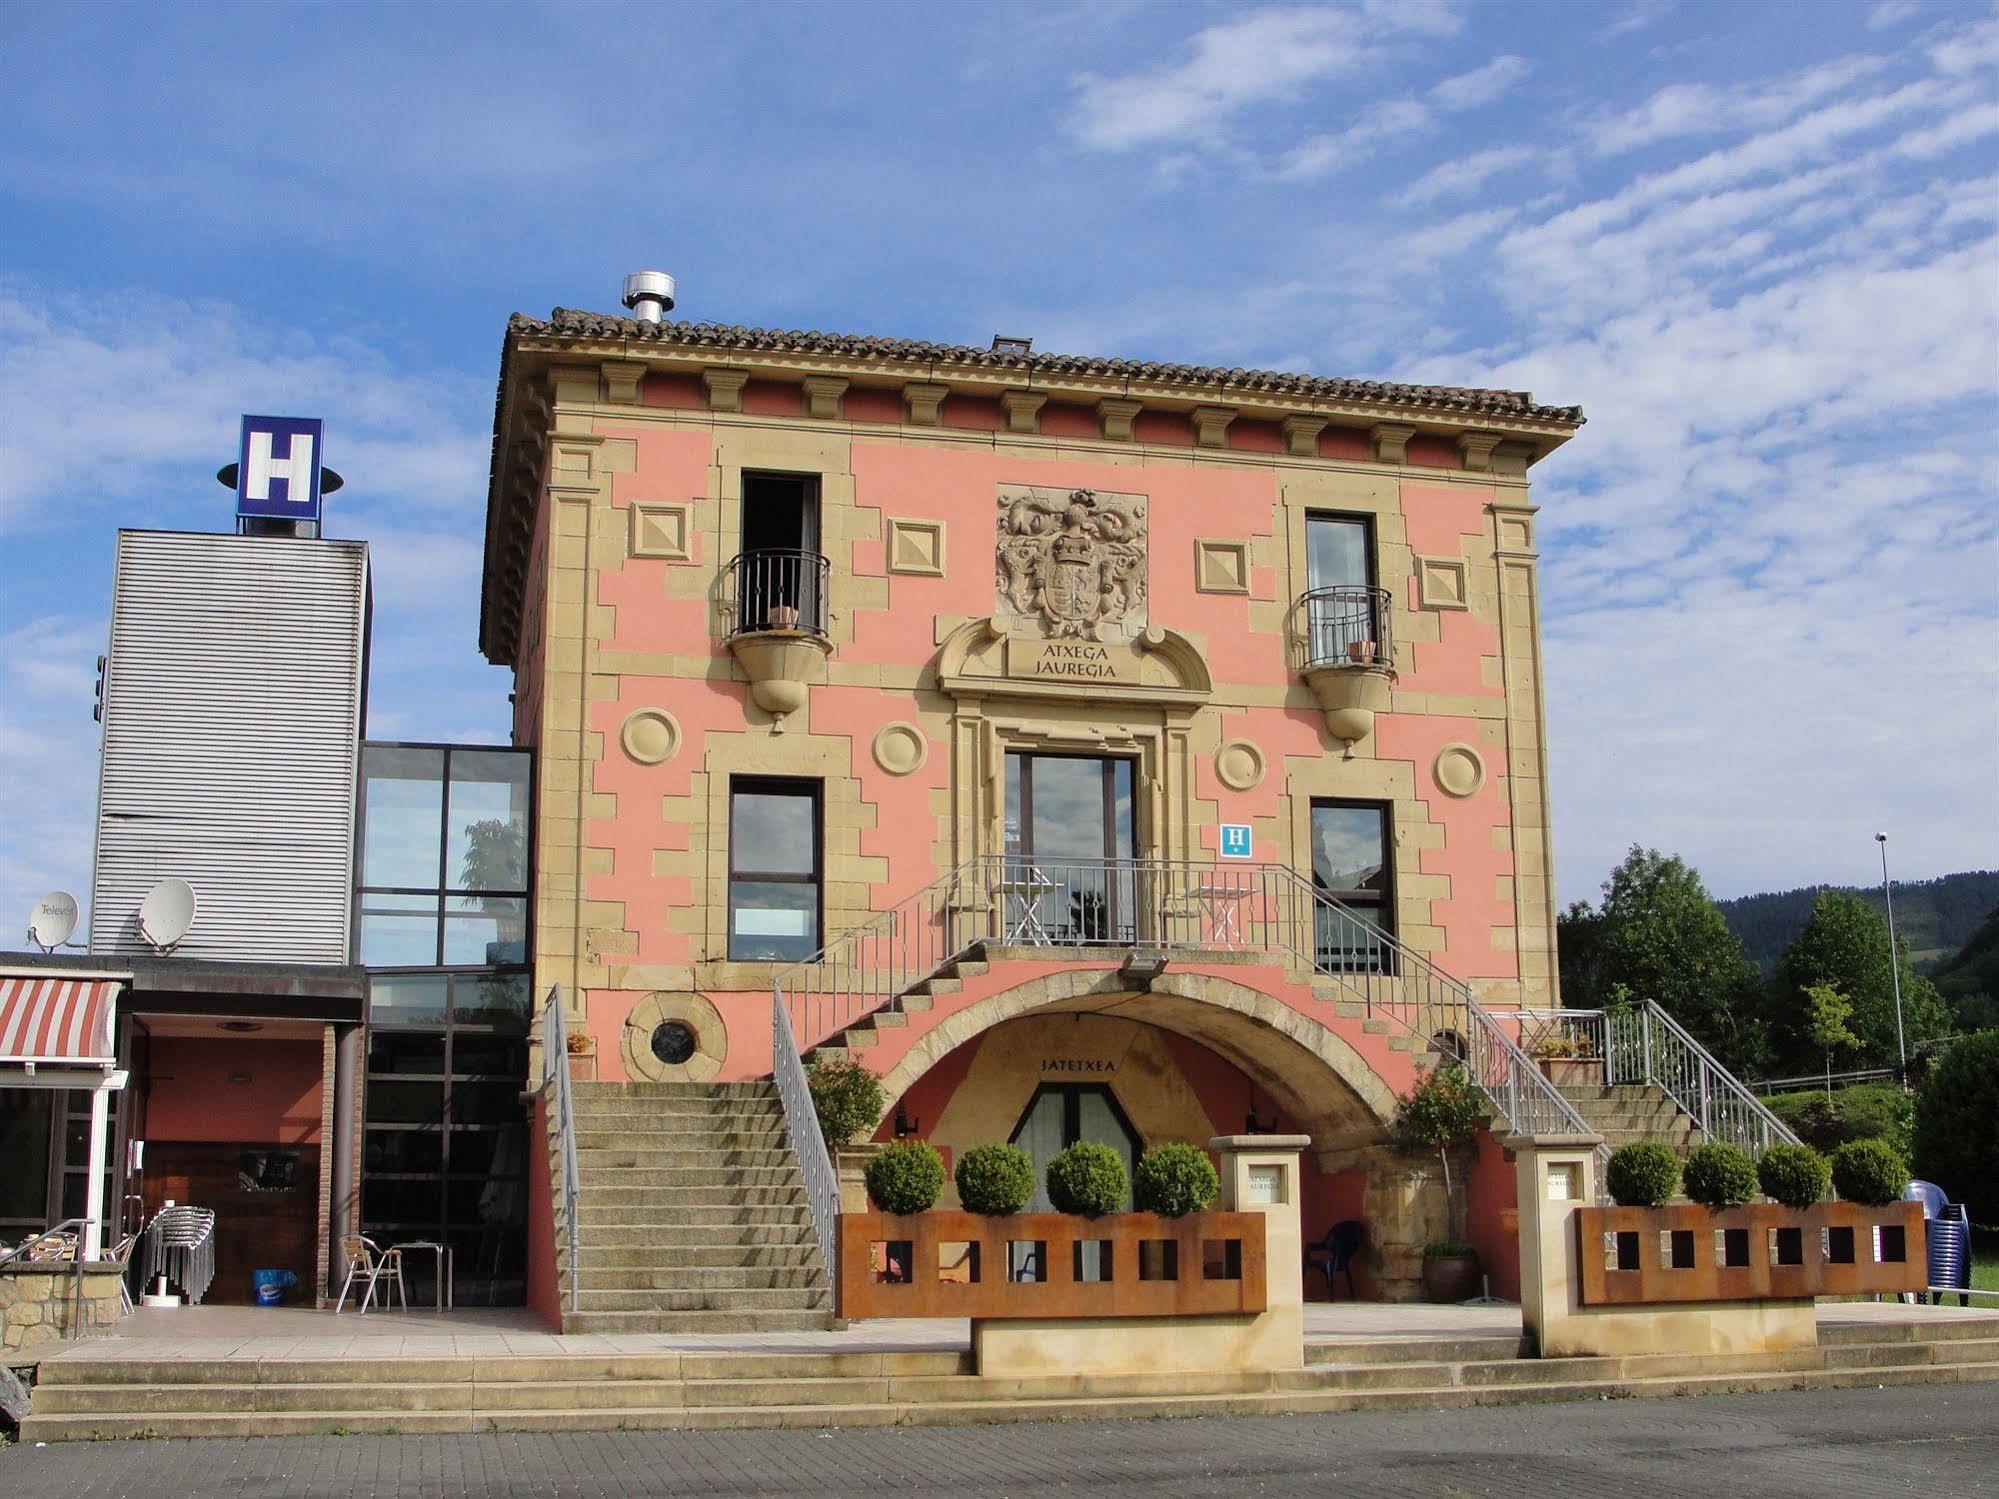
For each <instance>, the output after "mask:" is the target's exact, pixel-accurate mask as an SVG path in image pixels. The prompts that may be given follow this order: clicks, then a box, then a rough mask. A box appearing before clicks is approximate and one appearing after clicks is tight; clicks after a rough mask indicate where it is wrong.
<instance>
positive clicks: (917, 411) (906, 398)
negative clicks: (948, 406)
mask: <svg viewBox="0 0 1999 1499" xmlns="http://www.w3.org/2000/svg"><path fill="white" fill-rule="evenodd" d="M949 394H951V387H950V386H948V385H929V384H925V383H923V382H921V381H912V382H911V383H910V384H908V385H905V386H903V388H902V409H903V413H904V416H905V418H906V419H907V421H908V422H909V425H910V426H912V427H935V426H939V425H941V424H942V422H943V416H942V414H941V413H942V411H943V406H944V397H946V396H948V395H949Z"/></svg>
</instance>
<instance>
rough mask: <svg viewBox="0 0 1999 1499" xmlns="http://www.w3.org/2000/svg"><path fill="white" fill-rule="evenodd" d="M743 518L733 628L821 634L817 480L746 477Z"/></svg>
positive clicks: (810, 476)
mask: <svg viewBox="0 0 1999 1499" xmlns="http://www.w3.org/2000/svg"><path fill="white" fill-rule="evenodd" d="M742 518H743V545H742V557H741V560H740V562H739V564H738V565H739V567H740V568H741V575H740V577H739V578H738V579H737V582H736V608H737V618H736V622H735V628H736V629H738V630H744V631H751V630H768V629H796V628H803V629H806V630H809V631H812V632H815V633H820V634H823V633H824V632H825V628H826V622H825V618H824V614H825V600H824V598H823V597H821V592H820V574H819V477H818V475H816V474H755V473H746V474H744V475H743V517H742Z"/></svg>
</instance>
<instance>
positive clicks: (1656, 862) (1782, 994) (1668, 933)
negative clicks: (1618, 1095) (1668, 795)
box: [1557, 847, 1999, 1077]
mask: <svg viewBox="0 0 1999 1499" xmlns="http://www.w3.org/2000/svg"><path fill="white" fill-rule="evenodd" d="M1979 880H1990V881H1992V882H1993V891H1994V898H1995V902H1999V875H1976V876H1967V875H1957V876H1951V877H1949V878H1948V879H1944V880H1931V881H1925V882H1923V883H1921V884H1918V885H1911V886H1907V887H1903V886H1897V887H1896V891H1895V896H1896V899H1895V918H1896V927H1897V934H1896V935H1897V937H1898V938H1899V941H1898V943H1897V953H1896V957H1895V959H1894V960H1892V961H1891V959H1890V957H1889V952H1888V926H1887V922H1886V921H1885V920H1884V919H1883V916H1882V913H1881V911H1880V909H1879V908H1878V906H1877V905H1876V904H1875V903H1873V902H1870V901H1869V900H1868V899H1867V898H1866V897H1865V896H1864V894H1862V893H1860V892H1856V891H1852V890H1843V889H1834V888H1826V889H1820V890H1806V891H1790V892H1786V893H1785V894H1784V895H1782V896H1775V897H1752V898H1751V899H1752V900H1757V899H1760V900H1769V901H1786V902H1794V903H1796V906H1797V910H1796V919H1795V920H1794V921H1793V920H1789V919H1788V918H1787V925H1788V930H1787V932H1786V934H1785V936H1784V938H1783V940H1782V942H1781V944H1780V945H1779V946H1778V948H1777V950H1776V952H1775V954H1774V956H1773V957H1772V959H1771V961H1770V963H1769V966H1768V968H1767V969H1765V968H1763V967H1762V966H1761V965H1759V964H1758V963H1757V962H1755V961H1754V960H1753V959H1752V958H1751V956H1750V952H1749V950H1748V947H1747V945H1746V943H1745V942H1744V940H1743V938H1742V936H1741V935H1740V934H1739V933H1738V932H1737V931H1736V930H1735V929H1734V927H1733V925H1732V923H1731V922H1730V920H1729V919H1728V917H1727V914H1726V911H1727V905H1728V904H1729V903H1724V902H1717V901H1716V900H1715V899H1714V898H1713V897H1712V896H1710V895H1709V894H1708V891H1707V887H1706V886H1705V885H1703V884H1702V882H1701V877H1700V873H1699V871H1697V870H1695V869H1694V868H1692V867H1691V866H1690V865H1688V864H1687V863H1686V861H1685V860H1683V859H1681V858H1679V857H1678V856H1676V855H1669V854H1663V853H1661V852H1659V851H1658V850H1656V849H1646V848H1637V847H1634V848H1633V849H1632V850H1631V851H1630V853H1629V854H1627V855H1626V856H1625V859H1624V861H1623V862H1622V863H1621V864H1619V865H1618V866H1617V868H1615V869H1614V870H1612V871H1611V873H1610V878H1609V879H1607V880H1605V881H1604V884H1603V897H1602V899H1601V901H1600V902H1598V903H1597V904H1595V905H1592V904H1591V903H1589V902H1587V901H1577V902H1576V903H1574V904H1573V905H1571V906H1570V907H1569V908H1568V910H1566V911H1564V912H1563V913H1562V916H1561V919H1560V922H1559V924H1558V932H1557V940H1558V942H1559V944H1560V958H1561V977H1562V1002H1563V1003H1564V1004H1566V1005H1570V1006H1573V1007H1576V1008H1581V1009H1594V1008H1600V1007H1602V1006H1605V1005H1612V1004H1616V1003H1619V1002H1620V1001H1625V1000H1640V999H1650V1000H1652V1001H1653V1002H1654V1003H1656V1004H1658V1005H1659V1006H1660V1007H1661V1008H1662V1009H1664V1010H1665V1011H1666V1012H1667V1013H1669V1014H1670V1015H1672V1016H1673V1017H1674V1018H1675V1019H1676V1020H1678V1021H1679V1022H1680V1023H1681V1024H1682V1025H1684V1026H1686V1028H1687V1029H1688V1030H1689V1031H1691V1032H1693V1034H1694V1035H1695V1036H1697V1037H1699V1038H1700V1039H1701V1041H1702V1042H1703V1043H1705V1044H1706V1045H1707V1047H1708V1048H1709V1049H1710V1050H1711V1051H1713V1052H1714V1053H1715V1055H1716V1056H1717V1057H1718V1058H1719V1059H1720V1061H1721V1062H1722V1064H1723V1065H1724V1066H1726V1067H1728V1068H1729V1069H1730V1070H1731V1071H1734V1072H1736V1073H1737V1074H1738V1075H1741V1076H1744V1077H1757V1076H1768V1075H1772V1074H1777V1075H1796V1074H1803V1073H1814V1072H1820V1071H1826V1070H1831V1071H1843V1070H1846V1069H1849V1068H1865V1067H1891V1066H1893V1065H1895V1063H1896V1060H1897V1056H1898V1046H1897V1039H1896V1021H1895V990H1896V983H1897V979H1898V978H1899V981H1900V988H1901V1009H1902V1029H1903V1033H1904V1035H1905V1037H1906V1041H1907V1045H1908V1049H1909V1053H1910V1055H1911V1056H1917V1055H1920V1054H1922V1053H1923V1052H1924V1051H1925V1050H1926V1049H1928V1047H1929V1045H1930V1044H1931V1043H1934V1042H1936V1041H1937V1040H1939V1039H1940V1038H1942V1037H1945V1036H1948V1035H1952V1034H1956V1033H1960V1032H1965V1031H1971V1030H1977V1029H1980V1028H1982V1027H1985V1026H1988V1025H1990V1024H1992V1022H1993V1018H1994V996H1995V995H1999V987H1995V986H1994V984H1993V982H1992V968H1993V967H1994V966H1995V965H1999V928H1995V922H1994V921H1991V920H1988V921H1987V922H1986V923H1985V926H1984V927H1982V928H1981V927H1980V926H1979V924H1978V922H1977V921H1976V920H1969V921H1966V920H1964V919H1963V918H1962V915H1961V912H1962V909H1963V907H1962V901H1963V899H1964V897H1965V895H1966V893H1967V892H1970V893H1972V894H1975V893H1976V892H1977V891H1978V890H1979V889H1980V888H1981V887H1980V886H1979V885H1978V884H1977V883H1976V881H1979ZM1940 887H1950V889H1949V890H1948V892H1947V893H1946V894H1945V895H1944V896H1943V897H1942V898H1939V897H1938V896H1937V892H1938V890H1939V888H1940ZM1905 888H1906V889H1908V890H1910V891H1911V892H1918V893H1919V894H1920V896H1926V897H1927V899H1923V898H1919V899H1917V900H1916V901H1915V902H1914V903H1913V904H1914V909H1915V910H1916V911H1917V912H1918V913H1920V914H1919V915H1918V916H1917V917H1916V918H1915V920H1916V922H1917V927H1916V931H1917V932H1925V933H1928V934H1929V938H1928V940H1935V939H1936V937H1937V935H1938V934H1939V933H1950V932H1955V931H1956V930H1958V929H1959V927H1960V924H1961V927H1962V930H1963V931H1964V933H1965V937H1966V938H1967V939H1970V938H1972V937H1973V936H1974V935H1976V936H1979V937H1981V938H1982V939H1983V942H1984V946H1983V947H1982V948H1981V949H1979V950H1978V951H1975V952H1974V951H1969V950H1967V953H1966V954H1964V955H1959V954H1958V953H1957V952H1956V950H1955V949H1953V950H1952V951H1951V953H1950V955H1949V956H1948V957H1947V960H1946V962H1945V964H1944V965H1943V969H1942V977H1943V980H1944V982H1945V983H1948V984H1949V985H1950V988H1949V990H1948V991H1946V990H1945V989H1943V988H1942V987H1941V986H1940V985H1939V984H1938V983H1936V982H1932V980H1931V979H1930V978H1928V977H1925V976H1924V975H1923V974H1922V973H1921V972H1919V971H1918V970H1917V966H1916V964H1915V962H1914V961H1913V948H1914V942H1913V941H1912V933H1911V929H1910V928H1909V927H1908V926H1907V925H1905V924H1904V923H1905V918H1904V916H1903V909H1904V898H1903V890H1904V889H1905ZM1875 894H1876V896H1877V898H1878V895H1879V892H1878V891H1877V892H1875ZM1733 904H1735V905H1736V906H1738V907H1740V906H1742V905H1744V904H1745V903H1744V902H1735V903H1733ZM1986 909H1987V911H1988V912H1989V911H1990V910H1991V906H1990V905H1988V906H1987V908H1986Z"/></svg>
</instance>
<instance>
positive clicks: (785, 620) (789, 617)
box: [764, 604, 798, 630]
mask: <svg viewBox="0 0 1999 1499" xmlns="http://www.w3.org/2000/svg"><path fill="white" fill-rule="evenodd" d="M764 623H765V624H766V625H768V626H769V627H770V628H771V629H773V630H795V629H797V628H798V607H797V606H796V605H795V604H772V605H771V606H770V612H769V614H767V615H766V616H765V618H764Z"/></svg>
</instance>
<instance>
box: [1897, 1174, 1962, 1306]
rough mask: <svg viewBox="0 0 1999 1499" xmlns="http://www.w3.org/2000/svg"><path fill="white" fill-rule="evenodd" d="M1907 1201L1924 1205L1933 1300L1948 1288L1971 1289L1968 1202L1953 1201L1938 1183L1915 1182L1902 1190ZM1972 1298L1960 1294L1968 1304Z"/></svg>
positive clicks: (1942, 1295) (1960, 1290)
mask: <svg viewBox="0 0 1999 1499" xmlns="http://www.w3.org/2000/svg"><path fill="white" fill-rule="evenodd" d="M1902 1200H1903V1201H1904V1202H1920V1203H1921V1204H1922V1205H1923V1227H1924V1229H1925V1230H1926V1233H1925V1237H1926V1239H1927V1241H1928V1244H1929V1260H1930V1300H1931V1301H1942V1300H1943V1298H1944V1292H1945V1291H1946V1290H1954V1291H1959V1292H1963V1291H1968V1290H1970V1289H1971V1220H1970V1218H1969V1217H1968V1216H1967V1215H1966V1213H1965V1211H1964V1204H1963V1203H1961V1202H1959V1203H1953V1202H1952V1201H1951V1200H1950V1198H1949V1197H1948V1196H1946V1195H1945V1193H1944V1190H1943V1188H1942V1187H1939V1186H1938V1185H1937V1184H1936V1183H1935V1182H1926V1181H1912V1182H1910V1183H1909V1185H1908V1186H1906V1187H1904V1188H1903V1189H1902ZM1970 1300H1971V1298H1970V1297H1968V1296H1964V1295H1960V1296H1959V1297H1958V1298H1957V1304H1958V1305H1959V1306H1964V1305H1966V1304H1968V1303H1969V1301H1970Z"/></svg>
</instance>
